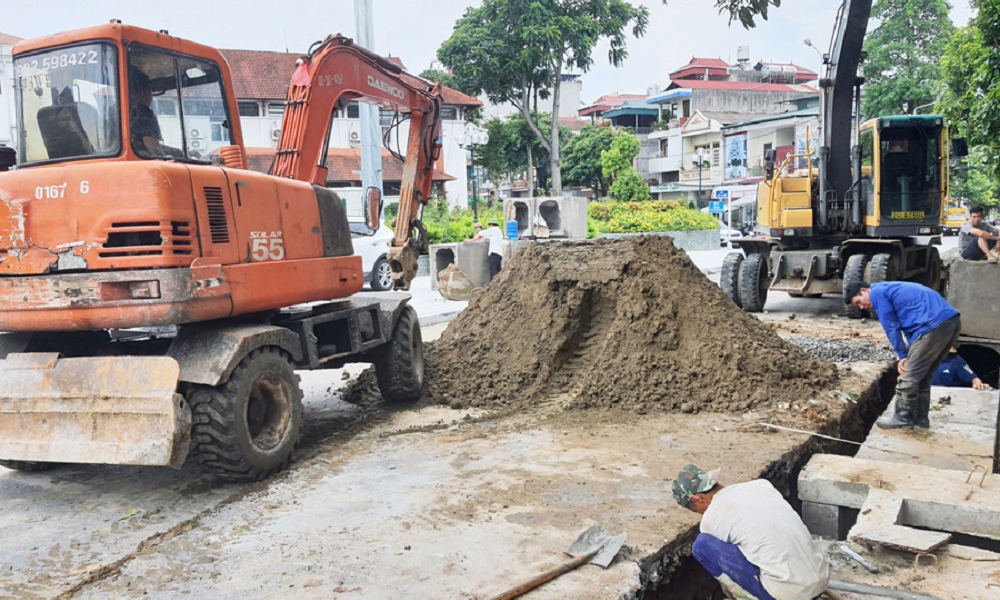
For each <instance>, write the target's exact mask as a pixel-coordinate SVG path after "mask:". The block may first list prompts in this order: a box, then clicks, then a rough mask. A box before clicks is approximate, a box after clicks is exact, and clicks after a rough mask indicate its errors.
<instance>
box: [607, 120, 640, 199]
mask: <svg viewBox="0 0 1000 600" xmlns="http://www.w3.org/2000/svg"><path fill="white" fill-rule="evenodd" d="M641 149H642V143H641V142H640V141H639V140H638V139H637V138H636V137H635V136H633V135H632V134H631V133H629V132H628V131H618V132H616V133H615V135H614V139H612V140H611V147H610V148H608V149H607V150H605V151H604V152H601V170H602V171H603V173H604V176H605V177H613V178H614V182H613V183H612V184H611V189H610V190H609V193H610V194H611V197H612V198H614V199H615V200H622V201H626V202H631V201H639V200H649V185H647V184H646V181H645V180H644V179H643V178H642V175H640V174H639V172H638V171H636V170H635V167H634V166H632V161H633V160H635V157H636V156H638V155H639V151H640V150H641Z"/></svg>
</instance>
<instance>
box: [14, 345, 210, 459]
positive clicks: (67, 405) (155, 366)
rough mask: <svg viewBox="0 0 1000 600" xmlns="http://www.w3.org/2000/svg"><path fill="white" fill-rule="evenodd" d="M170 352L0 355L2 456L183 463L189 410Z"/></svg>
mask: <svg viewBox="0 0 1000 600" xmlns="http://www.w3.org/2000/svg"><path fill="white" fill-rule="evenodd" d="M179 376H180V367H179V365H178V364H177V361H176V360H174V359H173V358H170V357H165V356H119V357H88V358H60V357H59V355H58V354H56V353H25V354H8V355H7V358H6V359H5V360H0V459H4V460H12V461H27V462H55V463H65V462H70V463H99V464H122V465H164V466H170V467H174V468H178V469H179V468H180V467H181V466H182V465H183V464H184V460H185V459H186V458H187V453H188V447H189V444H190V431H191V412H190V409H189V408H188V406H187V403H186V402H185V401H184V398H183V397H182V396H181V395H180V394H177V393H176V389H177V381H178V378H179Z"/></svg>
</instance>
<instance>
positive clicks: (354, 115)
mask: <svg viewBox="0 0 1000 600" xmlns="http://www.w3.org/2000/svg"><path fill="white" fill-rule="evenodd" d="M347 118H348V119H360V118H361V116H360V111H359V109H358V103H357V102H352V103H351V104H348V105H347Z"/></svg>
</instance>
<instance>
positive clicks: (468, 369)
mask: <svg viewBox="0 0 1000 600" xmlns="http://www.w3.org/2000/svg"><path fill="white" fill-rule="evenodd" d="M425 381H426V384H425V392H424V394H425V399H427V400H430V401H433V402H439V403H446V404H452V405H456V406H469V405H471V406H476V407H482V408H487V409H501V408H512V409H520V408H531V407H532V406H533V405H538V404H547V403H558V404H559V405H561V406H562V407H563V408H567V409H574V408H612V407H619V408H623V409H626V410H630V411H638V412H644V411H677V410H683V411H685V412H692V411H700V410H705V411H740V410H746V409H749V408H751V407H757V406H760V405H763V404H772V403H778V402H797V401H802V400H806V399H808V398H810V397H811V396H814V395H818V394H819V393H820V392H822V391H824V390H829V389H831V387H832V386H833V385H835V384H836V381H837V374H836V369H835V367H834V366H833V365H831V364H829V363H825V362H822V361H820V360H817V359H816V358H814V357H812V356H810V355H808V354H807V353H805V352H803V351H802V350H800V349H799V348H797V347H796V346H794V345H792V344H788V343H786V342H784V341H783V340H781V339H780V338H779V337H778V336H777V335H775V334H774V332H773V331H772V330H771V328H769V327H768V326H767V325H765V324H763V323H761V322H760V321H758V320H757V319H755V318H754V317H751V316H749V315H747V314H745V313H743V312H742V311H741V310H740V309H739V308H737V307H736V306H735V305H734V304H733V303H732V302H731V301H730V300H729V299H728V298H726V297H725V296H724V295H723V293H722V291H721V290H720V289H719V288H718V286H716V285H715V284H713V283H712V282H710V281H709V280H708V279H707V278H706V277H705V276H704V275H703V274H702V273H701V272H700V271H699V270H698V269H697V268H696V267H695V266H694V265H693V264H692V263H691V261H690V259H689V258H688V257H687V255H686V254H685V253H684V252H683V251H681V250H678V249H677V248H675V247H674V245H673V242H672V240H671V239H670V238H667V237H660V236H650V237H635V238H626V239H622V240H597V241H579V242H550V243H538V244H530V245H528V246H526V247H524V248H523V249H521V250H520V251H519V252H518V253H517V254H516V256H515V257H514V258H513V259H512V260H510V261H509V264H506V265H504V269H503V271H501V273H500V275H499V276H498V277H497V279H495V280H494V281H493V282H492V283H490V285H489V286H488V287H487V288H486V289H485V290H484V291H483V292H482V293H481V294H480V295H479V296H478V297H477V298H476V299H475V300H473V301H472V302H471V303H470V304H469V306H468V307H467V308H466V309H465V310H463V311H462V313H461V314H460V315H459V317H458V318H457V319H455V320H454V321H453V322H452V323H451V324H450V325H449V326H448V329H447V330H446V331H445V332H444V334H443V335H442V337H441V339H440V340H438V341H436V342H434V343H432V344H428V346H427V348H426V377H425Z"/></svg>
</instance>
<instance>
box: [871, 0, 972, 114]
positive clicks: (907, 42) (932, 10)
mask: <svg viewBox="0 0 1000 600" xmlns="http://www.w3.org/2000/svg"><path fill="white" fill-rule="evenodd" d="M948 9H949V7H948V3H947V2H946V1H945V0H876V2H875V5H874V6H873V7H872V18H873V19H874V20H876V21H877V22H878V25H877V26H876V27H875V29H874V30H873V31H872V32H871V33H869V34H868V36H867V37H866V38H865V46H864V49H865V52H867V53H868V58H867V59H866V60H865V61H864V63H862V71H863V73H864V76H865V80H866V85H865V95H864V106H863V107H862V112H863V113H864V115H865V116H866V117H867V118H873V117H879V116H888V115H898V114H907V113H912V112H913V111H914V109H916V108H917V107H920V106H925V105H930V104H933V102H934V99H935V86H936V85H937V82H938V81H939V79H940V77H941V69H940V61H941V55H942V54H943V53H944V49H945V45H946V44H947V42H948V39H949V38H950V37H951V35H952V32H953V31H954V30H955V27H954V25H953V24H952V22H951V18H950V17H949V16H948ZM927 108H929V106H928V107H927ZM925 112H929V111H926V109H925Z"/></svg>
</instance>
